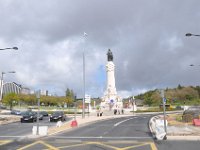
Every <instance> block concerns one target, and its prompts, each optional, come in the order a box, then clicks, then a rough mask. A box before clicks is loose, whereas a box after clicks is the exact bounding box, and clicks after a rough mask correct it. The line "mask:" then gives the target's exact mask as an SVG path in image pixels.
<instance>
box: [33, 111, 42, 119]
mask: <svg viewBox="0 0 200 150" xmlns="http://www.w3.org/2000/svg"><path fill="white" fill-rule="evenodd" d="M33 113H35V115H36V117H37V116H38V114H37V111H33ZM39 120H43V114H41V112H39Z"/></svg>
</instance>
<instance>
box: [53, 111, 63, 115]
mask: <svg viewBox="0 0 200 150" xmlns="http://www.w3.org/2000/svg"><path fill="white" fill-rule="evenodd" d="M62 114H63V113H62V112H54V113H53V114H52V115H62Z"/></svg>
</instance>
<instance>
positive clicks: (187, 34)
mask: <svg viewBox="0 0 200 150" xmlns="http://www.w3.org/2000/svg"><path fill="white" fill-rule="evenodd" d="M185 36H200V35H199V34H192V33H186V34H185Z"/></svg>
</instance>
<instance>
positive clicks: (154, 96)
mask: <svg viewBox="0 0 200 150" xmlns="http://www.w3.org/2000/svg"><path fill="white" fill-rule="evenodd" d="M164 94H165V98H166V99H167V104H174V105H200V86H196V87H194V86H187V87H184V86H181V85H178V86H177V87H176V88H171V89H170V88H166V89H165V90H164ZM135 98H136V99H141V100H144V104H146V105H149V106H151V105H159V104H161V103H162V98H161V95H160V90H158V89H155V90H150V91H147V92H145V93H143V94H139V95H137V96H135Z"/></svg>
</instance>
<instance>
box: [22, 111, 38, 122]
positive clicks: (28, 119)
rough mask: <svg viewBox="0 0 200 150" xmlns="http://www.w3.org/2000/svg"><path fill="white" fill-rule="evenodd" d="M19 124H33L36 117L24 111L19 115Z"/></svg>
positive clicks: (32, 113) (33, 113) (30, 112)
mask: <svg viewBox="0 0 200 150" xmlns="http://www.w3.org/2000/svg"><path fill="white" fill-rule="evenodd" d="M21 115H22V118H21V122H34V121H37V115H36V113H35V112H32V111H25V112H22V113H21Z"/></svg>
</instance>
